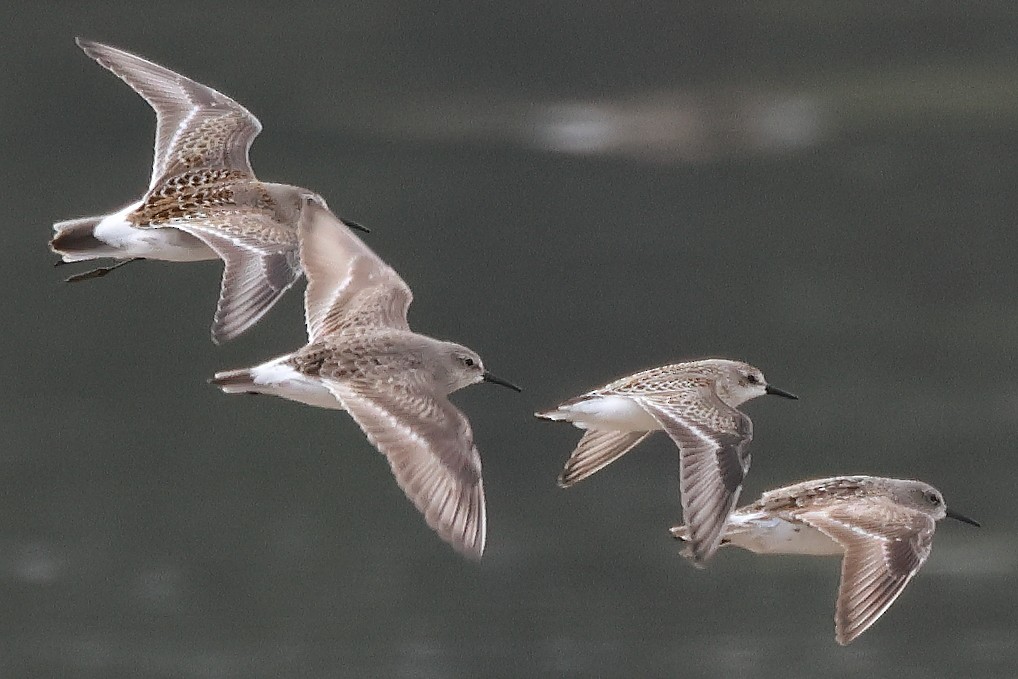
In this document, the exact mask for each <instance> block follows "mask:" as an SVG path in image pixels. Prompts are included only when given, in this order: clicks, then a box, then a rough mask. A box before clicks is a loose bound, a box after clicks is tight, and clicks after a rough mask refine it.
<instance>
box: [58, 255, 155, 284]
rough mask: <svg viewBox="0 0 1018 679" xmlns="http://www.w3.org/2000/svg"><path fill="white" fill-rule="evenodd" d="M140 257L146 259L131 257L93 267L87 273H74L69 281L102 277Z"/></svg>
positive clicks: (75, 281) (74, 281)
mask: <svg viewBox="0 0 1018 679" xmlns="http://www.w3.org/2000/svg"><path fill="white" fill-rule="evenodd" d="M139 259H144V257H131V258H130V259H125V260H123V261H120V262H117V263H116V264H111V265H110V266H101V267H99V268H98V269H92V270H91V271H86V272H85V273H78V274H74V275H73V276H71V277H69V278H68V279H67V282H68V283H77V282H78V281H87V280H89V279H92V278H102V277H103V276H105V275H106V274H108V273H109V272H110V271H113V270H114V269H119V268H120V267H122V266H123V265H125V264H130V263H131V262H136V261H138V260H139Z"/></svg>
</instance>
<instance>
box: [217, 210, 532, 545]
mask: <svg viewBox="0 0 1018 679" xmlns="http://www.w3.org/2000/svg"><path fill="white" fill-rule="evenodd" d="M299 232H300V254H301V260H302V262H303V266H304V270H305V272H306V273H307V277H308V285H307V290H306V292H305V314H306V317H305V319H306V324H307V331H308V344H307V345H306V346H305V347H303V348H302V349H299V350H298V351H295V352H293V353H290V354H285V355H283V356H280V357H278V358H275V359H273V360H271V361H268V362H266V363H263V364H261V365H258V366H255V367H253V368H249V369H242V370H230V371H225V372H220V373H217V374H216V376H215V378H214V379H213V380H212V381H213V383H214V384H216V385H217V386H219V387H220V388H221V389H222V390H223V391H225V392H227V393H259V394H271V395H274V396H279V397H281V398H286V399H290V400H294V401H299V402H301V403H306V404H308V405H313V406H318V407H324V408H334V409H338V410H346V411H347V412H348V413H349V414H350V416H351V417H353V419H354V420H355V421H356V422H357V424H358V425H360V427H361V429H363V430H364V433H365V434H366V435H367V437H368V440H369V441H370V442H371V443H372V444H373V445H374V446H375V447H377V448H378V450H379V451H381V452H382V453H383V454H385V456H386V457H387V458H388V460H389V464H390V466H391V467H392V471H393V474H394V475H395V477H396V481H397V483H398V484H399V486H400V488H402V489H403V491H404V492H405V493H406V494H407V496H408V497H409V498H410V499H411V500H412V501H413V503H414V504H415V505H416V506H417V508H418V509H419V510H420V512H421V513H422V514H423V515H424V517H425V519H426V520H427V522H428V525H429V526H431V527H432V528H433V529H434V530H435V531H436V532H437V533H438V534H439V536H441V537H442V539H444V540H446V541H447V542H449V543H450V544H452V546H453V547H455V548H456V549H457V550H458V551H460V552H462V553H464V554H466V555H468V556H470V557H473V558H480V556H481V554H482V553H483V551H484V545H485V539H486V514H485V503H484V488H483V484H482V479H481V458H480V455H479V454H478V452H477V447H476V446H475V445H474V439H473V434H472V432H471V429H470V423H469V422H468V421H467V418H466V417H465V416H464V415H463V413H461V412H460V411H459V410H458V409H457V408H456V407H455V406H453V405H452V403H451V402H450V401H449V400H448V398H447V396H448V394H450V393H452V392H454V391H456V390H458V389H461V388H463V387H465V386H467V385H470V384H474V383H476V382H480V381H487V382H494V383H498V384H503V385H505V386H509V387H511V388H513V389H517V388H516V387H514V386H513V385H511V384H509V383H507V382H504V381H503V380H500V379H499V378H497V377H495V376H493V375H492V374H491V373H489V372H487V371H486V370H485V368H484V365H483V364H482V362H481V359H480V357H479V356H478V355H477V354H476V353H474V352H473V351H471V350H470V349H468V348H466V347H464V346H461V345H458V344H454V343H452V342H442V341H439V340H436V339H433V338H431V337H427V336H425V335H419V334H417V333H415V332H413V331H412V330H411V329H410V326H409V324H408V323H407V310H408V308H409V306H410V302H411V299H412V295H411V292H410V288H409V287H407V285H406V283H404V282H403V280H402V279H401V278H400V277H399V275H398V274H397V273H396V272H395V271H394V270H393V269H392V268H391V267H389V266H388V265H387V264H386V263H385V262H383V261H382V260H381V259H380V258H379V257H378V256H377V255H375V253H374V252H372V251H371V250H370V249H369V248H368V247H367V246H365V245H364V243H363V242H361V240H360V239H359V238H357V237H356V236H355V235H354V234H353V233H352V232H351V231H350V230H349V229H348V228H347V227H346V226H345V225H344V224H343V223H342V222H341V221H340V220H338V219H337V218H336V217H335V216H334V215H332V213H330V212H329V211H328V210H326V209H325V208H324V207H322V206H319V205H317V204H315V203H314V202H310V203H309V204H308V205H307V206H306V207H305V211H304V213H303V214H302V218H301V222H300V227H299ZM517 390H518V389H517Z"/></svg>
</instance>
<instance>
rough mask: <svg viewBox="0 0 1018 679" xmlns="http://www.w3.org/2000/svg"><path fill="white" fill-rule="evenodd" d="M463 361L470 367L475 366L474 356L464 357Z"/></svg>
mask: <svg viewBox="0 0 1018 679" xmlns="http://www.w3.org/2000/svg"><path fill="white" fill-rule="evenodd" d="M463 363H464V365H466V366H467V367H468V368H473V367H474V359H472V358H470V357H467V358H464V359H463Z"/></svg>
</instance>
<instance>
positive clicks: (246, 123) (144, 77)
mask: <svg viewBox="0 0 1018 679" xmlns="http://www.w3.org/2000/svg"><path fill="white" fill-rule="evenodd" d="M76 42H77V43H78V46H79V47H81V49H82V50H84V51H85V54H87V55H88V56H90V57H92V58H93V59H95V60H96V61H97V62H99V64H100V65H101V66H104V67H105V68H107V69H109V70H110V71H112V72H113V73H114V74H115V75H116V76H118V77H119V78H120V79H121V80H123V81H124V82H125V83H127V84H128V85H130V86H131V88H132V89H133V90H134V91H135V92H137V93H138V94H140V95H141V96H142V97H143V98H144V99H145V101H147V102H148V103H149V105H151V106H152V108H154V109H155V112H156V142H155V157H154V158H153V160H152V178H151V181H150V182H149V189H152V188H154V187H155V186H157V185H159V184H160V183H161V180H162V179H164V178H166V177H169V176H173V175H178V174H181V173H183V172H185V171H189V170H196V169H209V168H225V169H230V170H238V171H241V172H244V173H246V174H248V175H250V176H252V177H253V176H254V171H253V170H252V169H251V164H250V162H249V161H248V157H247V153H248V149H250V148H251V142H253V141H254V138H255V137H256V136H258V133H259V132H261V130H262V126H261V123H259V122H258V119H257V118H255V117H254V116H253V115H251V113H249V112H248V110H247V109H245V108H244V107H243V106H241V105H240V104H238V103H237V102H235V101H234V100H233V99H230V98H229V97H227V96H226V95H223V94H220V93H219V92H216V91H215V90H214V89H212V88H211V87H206V86H205V85H202V84H201V83H196V82H195V81H193V80H191V79H190V78H186V77H184V76H182V75H180V74H179V73H174V72H173V71H171V70H169V69H168V68H163V67H162V66H159V65H157V64H153V63H152V62H151V61H148V60H146V59H142V58H141V57H138V56H135V55H133V54H130V53H129V52H124V51H123V50H119V49H116V48H114V47H110V46H108V45H103V44H100V43H97V42H91V41H89V40H82V39H81V38H78V39H77V40H76Z"/></svg>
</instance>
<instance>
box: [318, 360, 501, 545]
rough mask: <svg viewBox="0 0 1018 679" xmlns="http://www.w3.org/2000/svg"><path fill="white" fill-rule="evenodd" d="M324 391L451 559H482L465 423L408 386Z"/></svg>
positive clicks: (481, 511)
mask: <svg viewBox="0 0 1018 679" xmlns="http://www.w3.org/2000/svg"><path fill="white" fill-rule="evenodd" d="M325 385H326V386H327V387H328V388H329V390H330V391H331V392H332V393H333V394H334V395H335V396H336V398H337V399H339V401H340V402H341V403H342V404H343V407H344V409H346V410H347V412H349V413H350V415H351V417H353V419H354V420H355V421H356V422H357V424H358V425H360V427H361V429H363V430H364V433H365V434H366V435H367V437H368V440H369V441H370V442H371V443H372V444H373V445H374V446H375V447H376V448H378V450H379V451H380V452H382V453H383V454H384V455H385V456H386V457H387V458H388V459H389V465H390V466H391V467H392V472H393V474H394V475H395V476H396V482H397V483H398V484H399V487H400V488H402V489H403V492H404V493H406V495H407V497H408V498H410V500H411V501H412V502H413V503H414V505H415V506H416V507H417V509H418V510H419V511H420V512H421V513H422V514H423V515H424V518H425V520H426V521H427V522H428V525H429V526H431V528H432V529H433V530H434V531H435V532H436V533H438V535H439V536H440V537H441V538H442V539H443V540H445V541H446V542H448V543H449V544H451V545H452V546H453V547H454V548H456V550H457V551H459V552H461V553H463V554H465V555H466V556H469V557H471V558H474V559H479V558H481V554H482V553H483V552H484V542H485V530H486V528H485V523H486V518H485V507H484V487H483V484H482V482H481V457H480V455H479V454H478V452H477V448H476V446H474V438H473V434H472V433H471V430H470V423H469V422H468V421H467V418H466V417H465V416H464V415H463V414H462V413H461V412H460V411H459V410H457V409H456V407H455V406H453V405H452V403H450V402H449V401H448V400H447V399H445V398H442V397H438V398H436V397H435V396H433V395H431V394H427V393H424V392H422V391H418V390H416V389H414V388H413V387H411V386H408V385H400V384H391V383H387V384H385V385H370V384H358V385H357V386H356V387H354V386H352V385H351V384H349V383H347V382H339V381H336V380H331V379H325Z"/></svg>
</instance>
